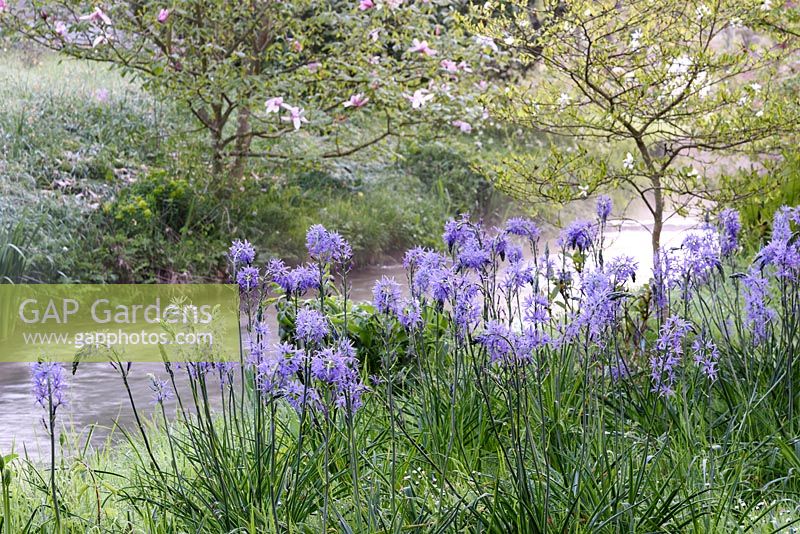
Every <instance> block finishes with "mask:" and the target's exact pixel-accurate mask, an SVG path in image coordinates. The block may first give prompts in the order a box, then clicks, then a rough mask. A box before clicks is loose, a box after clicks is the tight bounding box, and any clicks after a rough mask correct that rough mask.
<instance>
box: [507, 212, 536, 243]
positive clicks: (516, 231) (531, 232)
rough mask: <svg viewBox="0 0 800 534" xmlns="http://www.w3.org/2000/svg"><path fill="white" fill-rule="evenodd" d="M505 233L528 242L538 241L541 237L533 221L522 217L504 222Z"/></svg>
mask: <svg viewBox="0 0 800 534" xmlns="http://www.w3.org/2000/svg"><path fill="white" fill-rule="evenodd" d="M506 232H507V233H508V234H510V235H516V236H520V237H524V238H526V239H528V240H530V241H538V240H539V237H540V236H541V235H542V233H541V232H540V231H539V228H538V227H537V226H536V224H535V223H534V222H533V221H531V220H530V219H524V218H522V217H516V218H511V219H508V220H507V221H506Z"/></svg>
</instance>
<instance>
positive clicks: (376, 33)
mask: <svg viewBox="0 0 800 534" xmlns="http://www.w3.org/2000/svg"><path fill="white" fill-rule="evenodd" d="M380 33H381V30H380V28H375V29H374V30H371V31H370V32H369V34H368V35H369V38H370V39H372V42H373V43H374V42H377V41H378V37H379V36H380Z"/></svg>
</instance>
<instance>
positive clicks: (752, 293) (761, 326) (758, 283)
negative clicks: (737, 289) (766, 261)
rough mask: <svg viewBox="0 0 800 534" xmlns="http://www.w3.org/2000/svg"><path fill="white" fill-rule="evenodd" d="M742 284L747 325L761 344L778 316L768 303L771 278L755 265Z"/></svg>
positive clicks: (756, 340) (755, 341) (754, 339)
mask: <svg viewBox="0 0 800 534" xmlns="http://www.w3.org/2000/svg"><path fill="white" fill-rule="evenodd" d="M742 284H743V287H742V293H743V295H744V311H745V316H746V318H747V325H748V327H749V328H750V331H751V332H752V334H753V342H754V343H755V344H759V343H761V342H762V341H764V340H765V339H766V338H767V327H768V326H769V325H770V323H772V321H773V320H774V319H775V317H776V313H775V310H773V309H772V308H770V307H769V306H768V304H767V301H768V298H769V280H768V279H767V278H765V277H764V276H762V275H761V272H759V270H758V269H756V268H755V267H753V268H751V269H750V271H749V272H748V273H747V275H746V276H745V277H744V278H743V279H742Z"/></svg>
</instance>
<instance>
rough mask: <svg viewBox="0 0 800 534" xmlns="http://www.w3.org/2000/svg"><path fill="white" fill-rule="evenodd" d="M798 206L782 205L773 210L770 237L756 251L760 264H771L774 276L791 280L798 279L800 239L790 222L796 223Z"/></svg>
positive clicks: (798, 214) (799, 208) (799, 218)
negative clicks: (763, 245) (767, 241)
mask: <svg viewBox="0 0 800 534" xmlns="http://www.w3.org/2000/svg"><path fill="white" fill-rule="evenodd" d="M798 220H800V207H795V208H789V207H786V206H783V207H782V208H781V209H779V210H778V211H776V212H775V218H774V220H773V223H772V237H771V239H770V241H769V243H767V245H766V246H765V247H764V248H763V249H761V251H760V252H759V253H758V261H759V262H760V263H761V265H762V266H768V265H769V266H771V267H772V268H773V269H774V272H775V276H776V277H778V278H782V279H785V280H788V281H791V282H797V281H798V279H800V240H798V239H796V238H795V236H796V234H795V232H794V231H793V230H792V222H794V223H795V224H798Z"/></svg>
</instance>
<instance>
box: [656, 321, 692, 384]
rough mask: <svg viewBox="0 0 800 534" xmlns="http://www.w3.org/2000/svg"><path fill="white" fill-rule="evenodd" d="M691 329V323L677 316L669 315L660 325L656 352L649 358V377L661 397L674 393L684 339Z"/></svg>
mask: <svg viewBox="0 0 800 534" xmlns="http://www.w3.org/2000/svg"><path fill="white" fill-rule="evenodd" d="M691 330H692V325H691V323H689V322H688V321H686V320H684V319H681V318H680V317H677V316H671V317H669V318H668V319H667V320H666V321H665V322H664V324H663V325H662V326H661V332H660V335H659V337H658V340H657V341H656V353H655V355H653V357H652V358H651V359H650V377H651V379H652V381H653V391H654V392H657V393H658V394H659V395H661V396H662V397H669V396H671V395H672V394H674V393H675V389H674V387H675V380H676V376H677V375H676V373H677V369H678V366H680V364H681V360H683V354H684V349H683V344H684V339H685V338H686V335H687V334H688V333H689V332H690V331H691Z"/></svg>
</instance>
